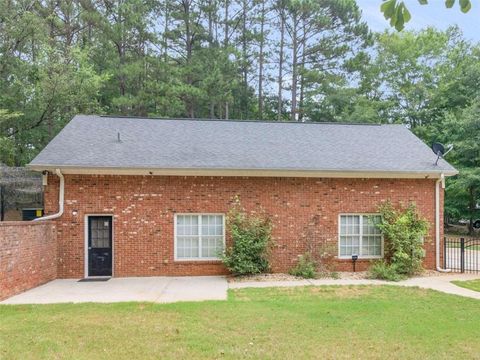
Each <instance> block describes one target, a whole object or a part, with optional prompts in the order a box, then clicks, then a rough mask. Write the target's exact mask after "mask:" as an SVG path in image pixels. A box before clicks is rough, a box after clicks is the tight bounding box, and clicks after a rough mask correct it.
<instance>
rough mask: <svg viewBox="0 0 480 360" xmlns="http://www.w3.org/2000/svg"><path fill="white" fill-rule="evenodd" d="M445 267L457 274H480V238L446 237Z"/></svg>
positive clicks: (444, 246) (444, 250)
mask: <svg viewBox="0 0 480 360" xmlns="http://www.w3.org/2000/svg"><path fill="white" fill-rule="evenodd" d="M443 254H444V256H443V267H444V268H445V269H451V270H452V271H455V272H462V273H465V272H468V273H479V272H480V238H471V237H445V239H444V242H443Z"/></svg>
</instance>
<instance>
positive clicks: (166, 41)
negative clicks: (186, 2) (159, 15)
mask: <svg viewBox="0 0 480 360" xmlns="http://www.w3.org/2000/svg"><path fill="white" fill-rule="evenodd" d="M169 20H170V14H169V12H168V1H165V25H164V26H163V44H162V46H163V61H165V62H167V53H168V40H167V34H168V22H169Z"/></svg>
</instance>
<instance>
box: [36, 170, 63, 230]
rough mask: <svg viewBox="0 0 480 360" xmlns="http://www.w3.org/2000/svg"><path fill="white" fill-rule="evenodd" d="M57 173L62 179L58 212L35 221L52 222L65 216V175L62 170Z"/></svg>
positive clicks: (56, 171)
mask: <svg viewBox="0 0 480 360" xmlns="http://www.w3.org/2000/svg"><path fill="white" fill-rule="evenodd" d="M55 173H56V174H57V176H58V177H59V179H60V188H59V189H58V212H57V213H55V214H52V215H47V216H42V217H39V218H36V219H33V221H40V220H52V219H56V218H59V217H60V216H62V215H63V202H64V201H63V200H64V197H65V179H64V178H63V174H62V172H61V171H60V169H56V170H55Z"/></svg>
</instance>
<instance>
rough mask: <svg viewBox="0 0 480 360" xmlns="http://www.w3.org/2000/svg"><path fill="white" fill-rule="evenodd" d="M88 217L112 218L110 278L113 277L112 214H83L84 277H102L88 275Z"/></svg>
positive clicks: (113, 237) (113, 240)
mask: <svg viewBox="0 0 480 360" xmlns="http://www.w3.org/2000/svg"><path fill="white" fill-rule="evenodd" d="M90 216H105V217H111V218H112V277H113V276H114V269H115V266H114V265H115V235H114V234H115V232H114V225H113V219H114V217H113V214H85V218H84V223H85V226H84V228H85V232H84V241H83V248H84V257H83V268H84V277H85V278H88V277H103V276H89V275H88V218H89V217H90Z"/></svg>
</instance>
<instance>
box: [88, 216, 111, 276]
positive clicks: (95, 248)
mask: <svg viewBox="0 0 480 360" xmlns="http://www.w3.org/2000/svg"><path fill="white" fill-rule="evenodd" d="M88 276H112V217H111V216H89V217H88Z"/></svg>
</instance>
